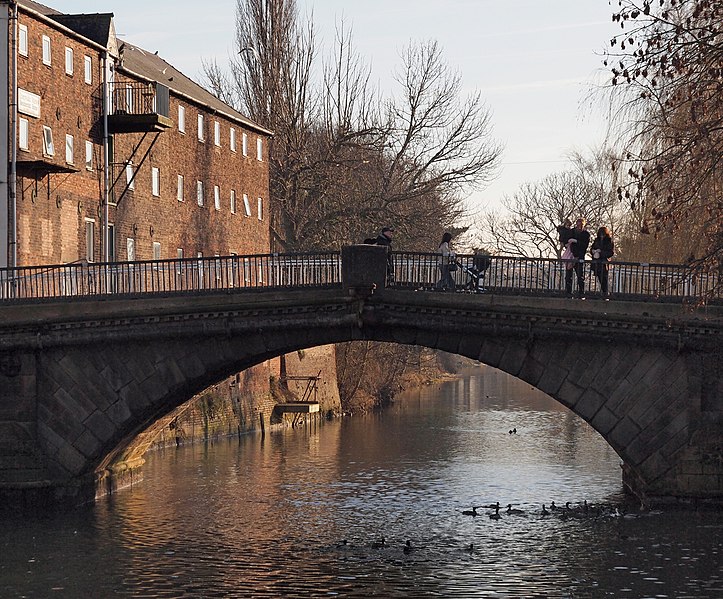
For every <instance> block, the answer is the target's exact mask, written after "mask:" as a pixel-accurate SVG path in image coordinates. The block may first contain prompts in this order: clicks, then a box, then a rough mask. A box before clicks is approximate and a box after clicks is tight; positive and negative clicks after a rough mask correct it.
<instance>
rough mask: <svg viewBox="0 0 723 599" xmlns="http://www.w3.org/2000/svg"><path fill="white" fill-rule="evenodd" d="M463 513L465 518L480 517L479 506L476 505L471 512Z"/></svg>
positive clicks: (463, 511)
mask: <svg viewBox="0 0 723 599" xmlns="http://www.w3.org/2000/svg"><path fill="white" fill-rule="evenodd" d="M462 513H463V514H464V515H465V516H479V514H478V513H477V506H474V505H473V506H472V509H471V510H462Z"/></svg>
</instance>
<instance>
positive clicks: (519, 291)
mask: <svg viewBox="0 0 723 599" xmlns="http://www.w3.org/2000/svg"><path fill="white" fill-rule="evenodd" d="M392 262H393V269H394V274H393V277H392V282H391V283H390V284H391V286H393V287H398V288H414V289H417V290H428V289H429V290H431V289H435V287H436V284H437V281H439V280H440V278H441V269H440V265H441V263H442V256H441V255H440V254H437V253H416V252H393V254H392ZM455 262H456V264H457V265H458V269H457V270H456V271H455V272H453V273H451V274H452V277H453V279H454V281H455V285H456V289H457V290H458V291H470V292H493V293H511V294H515V295H558V296H559V295H564V294H565V274H566V271H567V268H566V266H567V263H568V261H563V260H558V259H554V258H520V257H513V256H481V255H479V254H477V255H457V256H456V258H455ZM576 262H582V263H583V273H584V281H585V290H586V293H587V294H588V295H590V296H592V297H595V296H596V295H600V288H599V284H598V280H597V278H596V277H595V275H594V272H593V266H594V265H595V264H596V263H594V262H592V261H590V260H577V261H576ZM597 264H600V263H597ZM606 264H607V266H608V287H609V292H610V294H611V296H612V297H618V298H624V297H630V298H635V299H645V300H706V301H720V300H723V290H722V289H721V287H722V286H721V280H720V275H718V274H717V273H715V272H712V273H700V272H698V271H696V270H695V269H692V268H691V267H689V266H686V265H678V264H657V263H646V262H615V261H613V262H607V263H606ZM573 289H574V290H576V289H577V280H576V276H575V274H574V273H573Z"/></svg>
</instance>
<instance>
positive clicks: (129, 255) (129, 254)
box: [126, 237, 136, 262]
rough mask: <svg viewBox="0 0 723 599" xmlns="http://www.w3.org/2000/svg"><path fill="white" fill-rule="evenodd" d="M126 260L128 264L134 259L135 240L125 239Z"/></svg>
mask: <svg viewBox="0 0 723 599" xmlns="http://www.w3.org/2000/svg"><path fill="white" fill-rule="evenodd" d="M126 259H127V260H128V261H129V262H132V261H133V260H135V259H136V240H135V239H133V238H132V237H126Z"/></svg>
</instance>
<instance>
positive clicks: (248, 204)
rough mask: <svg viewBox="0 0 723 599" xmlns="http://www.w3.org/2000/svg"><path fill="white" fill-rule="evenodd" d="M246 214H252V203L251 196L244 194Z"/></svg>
mask: <svg viewBox="0 0 723 599" xmlns="http://www.w3.org/2000/svg"><path fill="white" fill-rule="evenodd" d="M244 214H245V215H246V216H251V204H250V203H249V196H247V195H246V194H244Z"/></svg>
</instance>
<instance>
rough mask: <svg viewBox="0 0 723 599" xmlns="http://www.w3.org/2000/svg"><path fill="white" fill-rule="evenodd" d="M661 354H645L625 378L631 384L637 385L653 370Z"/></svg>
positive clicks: (652, 352) (651, 352)
mask: <svg viewBox="0 0 723 599" xmlns="http://www.w3.org/2000/svg"><path fill="white" fill-rule="evenodd" d="M658 358H659V354H658V353H657V352H655V351H650V352H648V353H643V354H641V355H640V358H639V359H638V360H637V362H635V365H634V367H633V368H631V369H630V371H629V372H628V374H627V375H626V376H625V378H626V379H627V380H628V382H630V384H631V385H635V384H637V383H638V381H640V379H641V378H643V377H644V376H645V375H646V374H647V373H648V371H649V370H650V369H651V368H653V366H654V365H655V362H657V360H658Z"/></svg>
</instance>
